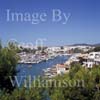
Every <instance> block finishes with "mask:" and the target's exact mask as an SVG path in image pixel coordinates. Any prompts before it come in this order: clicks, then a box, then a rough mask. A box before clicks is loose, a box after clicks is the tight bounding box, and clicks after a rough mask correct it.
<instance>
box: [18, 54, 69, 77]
mask: <svg viewBox="0 0 100 100" xmlns="http://www.w3.org/2000/svg"><path fill="white" fill-rule="evenodd" d="M68 59H69V56H65V55H62V56H57V57H55V58H54V59H49V60H47V61H42V62H40V63H34V64H32V63H31V64H28V63H27V64H25V63H20V64H18V65H17V71H18V73H17V76H28V75H31V76H38V75H43V71H45V72H46V71H47V68H48V71H50V70H51V67H52V68H53V67H54V65H56V64H62V63H64V62H66V61H67V60H68ZM52 70H53V71H54V69H52ZM52 75H53V74H52Z"/></svg>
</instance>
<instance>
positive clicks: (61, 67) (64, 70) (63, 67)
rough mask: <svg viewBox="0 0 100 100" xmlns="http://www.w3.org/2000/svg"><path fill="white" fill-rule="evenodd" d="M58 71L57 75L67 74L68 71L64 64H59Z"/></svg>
mask: <svg viewBox="0 0 100 100" xmlns="http://www.w3.org/2000/svg"><path fill="white" fill-rule="evenodd" d="M56 69H57V74H62V73H66V72H67V71H68V69H67V68H66V66H65V65H64V64H57V65H56Z"/></svg>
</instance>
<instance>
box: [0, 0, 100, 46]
mask: <svg viewBox="0 0 100 100" xmlns="http://www.w3.org/2000/svg"><path fill="white" fill-rule="evenodd" d="M6 9H10V10H11V11H13V12H22V13H24V12H29V13H33V12H38V13H41V12H46V13H47V14H48V20H47V21H46V22H45V23H40V24H37V25H32V24H31V23H29V22H23V23H20V22H7V21H6ZM53 9H60V10H61V11H62V12H66V13H71V16H70V18H69V19H68V22H67V24H65V25H63V24H61V23H60V22H58V23H51V22H50V20H51V11H52V10H53ZM99 26H100V0H0V39H1V40H2V42H3V43H6V42H7V41H8V40H10V39H16V40H17V41H18V42H19V43H20V42H25V43H27V42H32V43H33V44H34V43H35V41H36V39H39V38H42V39H47V41H46V42H45V45H67V44H75V43H91V44H92V43H93V44H95V43H100V39H99V38H100V28H99Z"/></svg>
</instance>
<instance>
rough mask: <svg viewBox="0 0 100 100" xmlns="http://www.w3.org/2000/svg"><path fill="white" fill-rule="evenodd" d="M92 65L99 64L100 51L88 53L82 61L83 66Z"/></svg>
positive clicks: (90, 66)
mask: <svg viewBox="0 0 100 100" xmlns="http://www.w3.org/2000/svg"><path fill="white" fill-rule="evenodd" d="M94 65H100V52H91V53H89V55H88V57H87V60H86V61H85V62H83V66H86V67H87V68H92V67H93V66H94Z"/></svg>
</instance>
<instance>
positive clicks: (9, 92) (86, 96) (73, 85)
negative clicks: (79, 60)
mask: <svg viewBox="0 0 100 100" xmlns="http://www.w3.org/2000/svg"><path fill="white" fill-rule="evenodd" d="M16 52H17V51H16V50H15V49H14V47H13V46H12V45H10V46H9V48H8V47H4V48H2V45H0V100H100V66H94V67H93V68H92V69H86V68H84V67H82V66H81V65H80V64H72V65H71V68H70V70H69V73H67V74H64V75H58V76H57V77H55V78H52V79H42V78H40V83H38V81H36V86H32V87H31V88H26V87H24V86H23V87H21V88H18V87H13V86H12V84H11V82H10V80H9V76H12V77H13V76H14V75H16V64H17V60H18V57H17V56H16ZM13 80H14V78H13ZM47 81H50V82H51V83H50V84H49V85H50V86H47V85H46V83H45V82H47ZM33 83H34V82H33ZM33 83H32V84H33ZM38 84H39V86H38Z"/></svg>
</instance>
